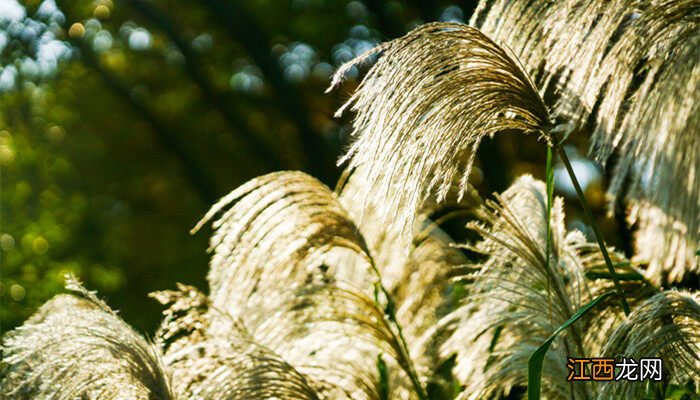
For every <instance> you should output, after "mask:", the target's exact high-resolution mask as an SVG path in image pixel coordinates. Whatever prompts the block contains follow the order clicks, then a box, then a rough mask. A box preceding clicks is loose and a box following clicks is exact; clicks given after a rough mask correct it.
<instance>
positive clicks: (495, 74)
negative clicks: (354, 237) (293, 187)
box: [331, 23, 550, 251]
mask: <svg viewBox="0 0 700 400" xmlns="http://www.w3.org/2000/svg"><path fill="white" fill-rule="evenodd" d="M375 53H376V54H378V55H379V59H378V61H377V62H376V63H375V64H374V65H373V66H372V68H371V69H370V70H369V72H368V73H367V75H366V76H365V78H364V80H363V81H362V83H361V84H360V86H359V87H358V89H357V91H356V92H355V94H354V95H353V96H352V97H351V99H350V100H349V101H348V102H347V103H346V104H345V105H344V106H343V107H342V108H341V109H340V110H339V111H338V113H339V114H340V113H342V111H343V110H344V109H345V108H348V107H349V108H350V109H351V110H352V111H354V112H355V113H356V116H355V120H354V123H353V133H352V136H353V138H354V143H353V144H352V146H351V147H350V149H349V151H348V152H347V154H346V155H345V157H344V158H343V159H342V160H341V163H342V162H344V161H346V160H348V161H349V168H350V169H355V168H358V167H363V168H366V169H367V179H366V180H367V184H366V185H365V186H364V187H363V195H362V196H361V197H362V198H363V199H365V201H370V200H371V199H373V198H374V199H375V200H376V202H377V203H379V202H384V206H383V208H382V209H381V214H380V217H381V222H382V223H386V224H393V225H394V226H395V227H397V228H396V229H397V230H399V231H401V232H402V234H403V235H404V237H409V238H410V237H411V235H412V232H413V229H414V228H415V223H416V215H417V214H418V212H419V210H421V209H422V208H423V203H424V202H425V201H426V200H428V199H432V200H434V201H437V202H440V201H442V200H444V199H445V197H446V196H447V193H448V192H449V190H450V188H451V186H452V184H453V181H454V180H458V181H459V189H460V191H462V192H463V191H464V190H466V188H467V181H468V178H469V173H470V170H471V166H472V163H473V160H474V156H475V150H476V149H477V147H478V146H479V143H480V142H481V140H483V139H484V138H486V137H489V136H492V135H494V134H496V133H499V132H504V131H516V132H537V133H540V134H542V132H546V131H547V130H548V129H549V123H550V122H549V117H548V114H547V109H546V108H545V106H544V103H543V101H542V100H541V98H540V97H539V95H538V93H537V90H536V89H535V87H534V85H533V84H532V83H531V82H530V80H529V78H528V76H527V74H526V73H525V72H524V71H523V70H522V69H521V67H520V65H519V64H518V63H517V62H516V61H514V60H513V59H512V58H511V57H510V56H509V54H508V53H507V52H506V51H505V50H503V49H502V48H501V47H499V46H498V45H496V44H495V43H494V42H493V41H491V40H490V39H489V38H487V37H486V36H485V35H483V34H481V33H480V32H479V31H478V30H476V29H474V28H471V27H468V26H466V25H462V24H454V23H430V24H425V25H422V26H420V27H418V28H416V29H414V30H413V31H411V32H410V33H408V34H407V35H406V36H404V37H402V38H399V39H396V40H393V41H391V42H388V43H384V44H382V45H380V46H378V47H376V48H375V49H373V50H371V51H369V52H367V53H366V54H364V55H362V56H360V57H358V58H356V59H355V60H352V61H350V62H348V63H347V64H345V65H344V66H342V67H341V68H340V69H339V70H338V71H337V72H336V74H335V76H334V78H333V82H332V84H331V88H332V87H335V86H337V85H338V84H339V83H340V81H341V79H342V77H343V75H344V74H345V72H346V71H347V70H348V69H349V68H351V67H352V66H353V65H355V64H358V63H361V62H363V61H365V60H367V59H369V58H370V57H371V56H372V55H373V54H375ZM392 191H395V192H396V195H389V194H390V193H391V192H392ZM364 222H365V220H364V218H363V219H362V220H359V225H362V224H363V223H364ZM402 242H406V240H405V239H403V240H402ZM404 251H408V247H405V248H404Z"/></svg>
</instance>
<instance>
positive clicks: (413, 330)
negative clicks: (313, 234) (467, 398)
mask: <svg viewBox="0 0 700 400" xmlns="http://www.w3.org/2000/svg"><path fill="white" fill-rule="evenodd" d="M366 179H367V169H366V168H364V167H361V168H358V169H355V170H354V171H352V173H350V171H347V170H346V171H345V173H344V175H343V177H342V178H341V181H340V182H339V184H338V188H336V191H337V192H339V193H340V195H339V201H340V202H341V203H342V204H343V206H344V207H345V208H346V209H347V210H348V213H349V214H350V216H351V217H352V218H353V220H362V221H363V223H362V224H360V225H359V226H358V228H359V229H360V232H361V233H362V236H363V237H364V238H365V240H366V242H367V245H368V247H369V248H370V250H371V252H372V255H373V259H374V261H375V264H376V265H377V268H378V269H379V271H380V272H381V279H382V283H383V284H384V286H385V287H386V288H387V289H388V290H389V292H390V293H391V295H392V298H393V300H394V302H395V303H396V318H397V320H398V322H399V324H400V325H401V326H402V327H403V334H404V335H405V337H406V339H407V342H408V343H410V352H411V358H412V359H413V360H414V362H415V364H416V368H417V369H418V370H419V371H418V372H419V374H420V375H421V376H423V377H431V376H432V377H431V378H429V379H432V378H437V377H436V376H435V375H434V374H435V366H436V363H437V362H438V360H437V359H438V355H437V347H438V346H439V341H438V340H436V338H435V337H434V336H433V335H432V329H431V328H432V326H433V325H434V324H435V323H436V322H437V320H439V319H440V318H441V317H443V316H444V314H445V313H446V312H447V310H448V309H449V304H448V303H449V302H450V301H451V300H452V299H451V291H452V290H453V287H452V282H451V280H450V277H451V276H452V275H455V274H456V272H455V271H456V270H458V269H459V268H460V267H462V266H463V265H465V264H467V262H468V260H467V259H466V257H465V256H464V255H463V253H462V251H461V250H459V249H457V248H455V247H454V246H453V244H454V242H453V240H452V239H451V238H450V237H449V236H448V235H447V234H445V233H444V232H442V230H441V229H440V228H439V225H438V223H440V221H439V220H438V221H432V220H431V217H432V215H433V214H434V213H436V212H438V211H443V210H442V209H443V208H444V207H447V206H449V207H450V208H451V209H452V210H453V211H451V212H448V213H445V215H444V216H443V217H441V218H442V219H444V218H449V217H450V216H454V215H458V214H460V213H461V214H464V213H466V212H472V211H473V210H474V209H475V208H476V206H477V205H478V204H480V202H481V199H480V198H479V196H478V194H477V193H476V191H475V190H474V189H473V188H471V187H470V188H468V190H467V192H466V196H464V195H462V198H461V199H459V193H458V183H457V182H455V184H454V185H453V188H452V190H450V192H449V193H448V197H447V199H445V200H444V201H443V202H441V203H435V202H434V201H430V200H428V201H427V202H425V203H424V204H423V208H422V209H420V210H419V212H418V215H416V216H415V219H416V221H417V222H418V223H417V224H416V229H414V230H413V232H412V234H411V236H408V237H405V236H402V235H401V232H400V231H399V230H397V229H395V228H396V227H393V226H391V225H387V224H385V223H383V222H382V219H381V212H382V209H383V207H384V206H385V202H384V201H383V200H384V199H382V201H379V199H376V198H370V199H365V198H363V196H364V190H365V189H364V186H365V185H367V181H366ZM390 190H391V191H390V193H389V196H396V195H397V193H396V191H397V190H398V189H394V188H392V189H390ZM406 247H408V248H409V252H408V254H406V252H405V251H404V249H405V248H406Z"/></svg>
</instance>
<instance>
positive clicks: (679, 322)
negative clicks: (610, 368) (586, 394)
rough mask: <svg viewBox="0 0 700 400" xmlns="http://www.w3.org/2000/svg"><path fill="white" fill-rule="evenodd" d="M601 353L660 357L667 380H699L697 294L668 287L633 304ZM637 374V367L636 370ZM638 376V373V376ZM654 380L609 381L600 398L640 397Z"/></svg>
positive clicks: (636, 360)
mask: <svg viewBox="0 0 700 400" xmlns="http://www.w3.org/2000/svg"><path fill="white" fill-rule="evenodd" d="M602 354H604V355H606V356H609V357H616V358H618V359H619V358H622V357H626V358H631V359H633V360H634V361H635V362H637V363H639V362H641V359H642V358H654V357H660V358H661V359H662V360H663V367H662V368H663V370H662V378H663V379H664V381H665V382H666V383H667V384H668V383H674V384H681V385H684V384H686V383H687V382H693V383H694V385H695V387H696V388H697V387H698V384H700V304H699V299H698V295H697V294H690V293H684V292H678V291H675V290H670V291H666V292H662V293H659V294H657V295H655V296H653V297H651V298H649V299H648V300H646V301H644V302H643V303H642V304H640V305H639V306H638V307H636V308H635V309H634V310H633V311H632V313H631V314H630V315H629V317H628V318H627V319H626V320H625V321H623V322H622V323H621V324H619V325H618V326H617V327H616V328H615V329H614V330H613V331H612V333H611V334H610V335H609V340H608V341H607V343H606V345H605V347H604V349H603V352H602ZM637 372H638V373H639V374H641V371H640V370H638V371H637ZM640 377H641V376H640ZM652 384H654V382H652V381H650V380H648V379H647V380H645V381H644V382H624V381H618V382H610V383H609V384H606V385H604V386H603V388H602V390H601V393H600V397H599V398H600V399H611V398H626V399H635V398H641V397H643V395H644V393H645V392H646V390H647V388H648V387H649V386H650V385H652Z"/></svg>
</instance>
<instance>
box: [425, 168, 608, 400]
mask: <svg viewBox="0 0 700 400" xmlns="http://www.w3.org/2000/svg"><path fill="white" fill-rule="evenodd" d="M546 210H547V208H546V194H545V186H544V184H543V183H542V182H539V181H535V180H534V179H532V178H531V177H529V176H525V177H521V178H519V179H518V180H517V181H516V183H514V184H513V185H512V186H511V187H510V188H509V189H508V190H507V191H505V192H504V193H503V194H502V195H501V196H500V197H499V199H498V202H487V205H486V206H485V207H484V208H483V209H482V220H483V222H482V223H480V224H471V227H472V229H474V230H475V231H476V232H477V233H479V234H480V235H481V236H482V237H483V240H482V241H480V242H478V243H476V244H475V245H474V246H471V247H470V248H471V249H472V250H474V251H477V252H478V253H481V254H483V255H484V256H485V257H486V260H485V261H484V262H483V263H482V264H481V265H479V266H478V268H479V271H478V272H477V273H475V274H474V275H473V276H470V278H471V279H473V283H472V284H471V285H470V286H469V290H470V293H469V296H468V297H467V298H466V299H465V302H464V305H463V306H462V307H461V308H459V309H457V310H455V311H453V312H452V313H451V314H450V315H448V316H447V317H445V318H444V319H443V321H441V322H440V324H439V325H438V326H437V327H436V334H438V335H445V332H449V336H448V339H447V341H446V342H445V344H444V345H443V346H442V349H441V352H442V356H443V357H445V358H448V357H450V356H452V355H453V354H456V356H457V359H456V366H455V375H456V376H457V377H458V378H459V379H460V381H461V382H462V383H463V384H465V385H466V389H465V391H464V392H463V396H462V398H464V399H467V398H474V399H478V398H489V397H491V396H494V395H495V396H497V395H499V394H507V393H508V392H509V391H510V390H511V389H512V388H513V387H516V386H521V387H522V386H526V384H527V371H528V368H527V363H528V359H529V357H530V355H531V354H532V352H533V351H534V350H535V349H537V347H538V346H539V345H541V344H542V343H543V342H544V341H545V340H546V339H547V337H549V335H550V334H551V333H552V332H553V331H554V330H555V329H557V328H558V327H559V326H561V325H562V324H563V323H564V322H565V321H567V320H568V319H569V318H570V317H571V316H572V315H574V314H575V313H576V312H577V311H578V310H579V309H581V307H583V306H584V305H585V304H586V303H588V302H589V301H590V300H592V298H593V296H594V294H596V293H597V292H599V291H600V288H598V287H597V286H599V284H598V283H595V282H589V281H587V280H586V279H585V272H586V269H587V268H588V266H587V265H586V261H588V262H600V263H602V261H600V260H595V259H593V258H587V259H586V261H584V259H583V258H582V257H581V249H582V248H586V247H587V246H588V245H587V243H586V241H585V238H584V237H583V235H582V234H581V233H580V232H578V231H572V232H568V233H567V232H566V229H565V225H564V215H563V204H562V201H561V199H556V200H555V202H554V205H553V207H552V215H551V241H552V244H551V249H550V257H549V263H548V262H547V260H548V259H547V253H546V251H547V245H546V243H547V224H546ZM613 257H615V259H617V258H618V257H619V256H617V255H615V254H613ZM607 286H608V290H611V289H612V288H611V287H610V286H611V285H609V284H607ZM612 318H613V319H617V320H619V314H614V315H612ZM588 320H596V317H589V318H588ZM600 322H601V323H602V322H603V321H602V320H601V321H600ZM586 325H587V323H586V322H585V321H582V322H580V323H578V324H575V325H573V326H572V327H570V328H569V330H568V334H567V335H564V336H561V337H559V338H558V339H556V340H555V342H554V343H553V345H552V347H551V348H550V350H549V352H548V353H547V357H546V359H545V368H544V371H545V373H544V375H543V385H542V387H543V394H545V395H546V396H548V397H552V398H559V397H569V396H570V391H571V390H572V387H570V385H569V383H568V382H567V380H566V377H567V375H568V372H567V369H566V363H567V357H569V356H575V355H580V356H585V355H588V354H591V353H590V351H595V346H594V345H593V344H591V343H588V341H587V339H586V337H587V335H586V332H585V331H584V329H583V327H585V326H586ZM573 390H574V391H575V393H576V397H577V398H590V397H591V395H592V393H595V392H594V391H593V390H594V389H592V388H591V387H588V386H587V385H585V384H581V385H575V386H574V387H573Z"/></svg>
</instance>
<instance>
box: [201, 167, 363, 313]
mask: <svg viewBox="0 0 700 400" xmlns="http://www.w3.org/2000/svg"><path fill="white" fill-rule="evenodd" d="M227 207H229V208H228V209H226V208H227ZM217 214H221V216H220V217H219V218H218V219H217V220H216V221H215V222H214V223H213V227H214V229H215V232H214V234H213V236H212V238H211V247H210V249H211V250H213V251H214V256H213V257H212V260H211V268H210V271H209V275H208V280H209V287H210V298H211V302H212V305H213V307H215V308H217V309H220V310H222V311H225V312H226V313H228V314H231V315H232V316H234V317H240V316H243V315H245V318H246V323H247V324H256V323H258V322H256V321H258V320H259V322H260V323H262V322H264V320H265V319H266V318H267V317H268V315H269V312H268V310H270V309H272V308H275V307H276V306H277V305H279V304H280V302H282V301H284V299H281V298H280V297H279V293H280V291H281V290H280V289H294V288H298V287H300V286H301V285H302V284H304V283H305V282H307V281H308V280H309V279H312V277H313V276H314V275H317V274H323V273H325V272H324V270H325V269H326V268H333V271H331V272H332V273H333V274H334V275H336V276H338V277H339V278H341V279H343V280H346V281H348V282H356V283H357V286H358V287H371V283H372V282H373V280H369V282H366V281H365V280H367V279H371V278H370V277H371V275H370V269H369V265H370V263H371V258H370V257H369V252H368V250H367V248H366V245H365V243H364V240H363V239H362V237H361V236H360V235H359V233H358V229H357V227H356V226H355V225H354V224H353V223H352V221H351V220H350V219H349V218H348V216H347V214H346V212H345V211H344V210H343V208H342V207H341V206H340V204H339V203H338V201H337V198H336V197H335V195H334V194H333V193H332V192H331V191H330V189H328V188H327V187H326V186H325V185H323V184H322V183H321V182H319V181H318V180H316V179H315V178H313V177H311V176H309V175H307V174H304V173H301V172H291V171H287V172H277V173H271V174H268V175H264V176H261V177H258V178H255V179H253V180H251V181H249V182H248V183H246V184H244V185H242V186H241V187H239V188H238V189H236V190H234V191H233V192H231V193H230V194H229V195H227V196H226V197H224V198H223V199H221V201H219V202H218V203H217V204H216V205H214V207H212V209H211V210H210V211H209V213H207V215H206V216H205V217H204V219H203V220H202V221H201V222H200V223H199V224H198V225H197V227H196V228H195V229H198V228H199V227H201V226H202V225H203V224H205V223H206V222H208V221H210V220H211V219H213V218H214V216H216V215H217ZM348 256H353V257H357V258H359V259H360V261H362V262H360V263H358V264H359V266H358V270H347V268H339V267H338V264H340V263H338V262H336V261H337V260H340V259H342V258H343V257H348ZM342 265H345V264H342ZM336 269H337V270H336Z"/></svg>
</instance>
